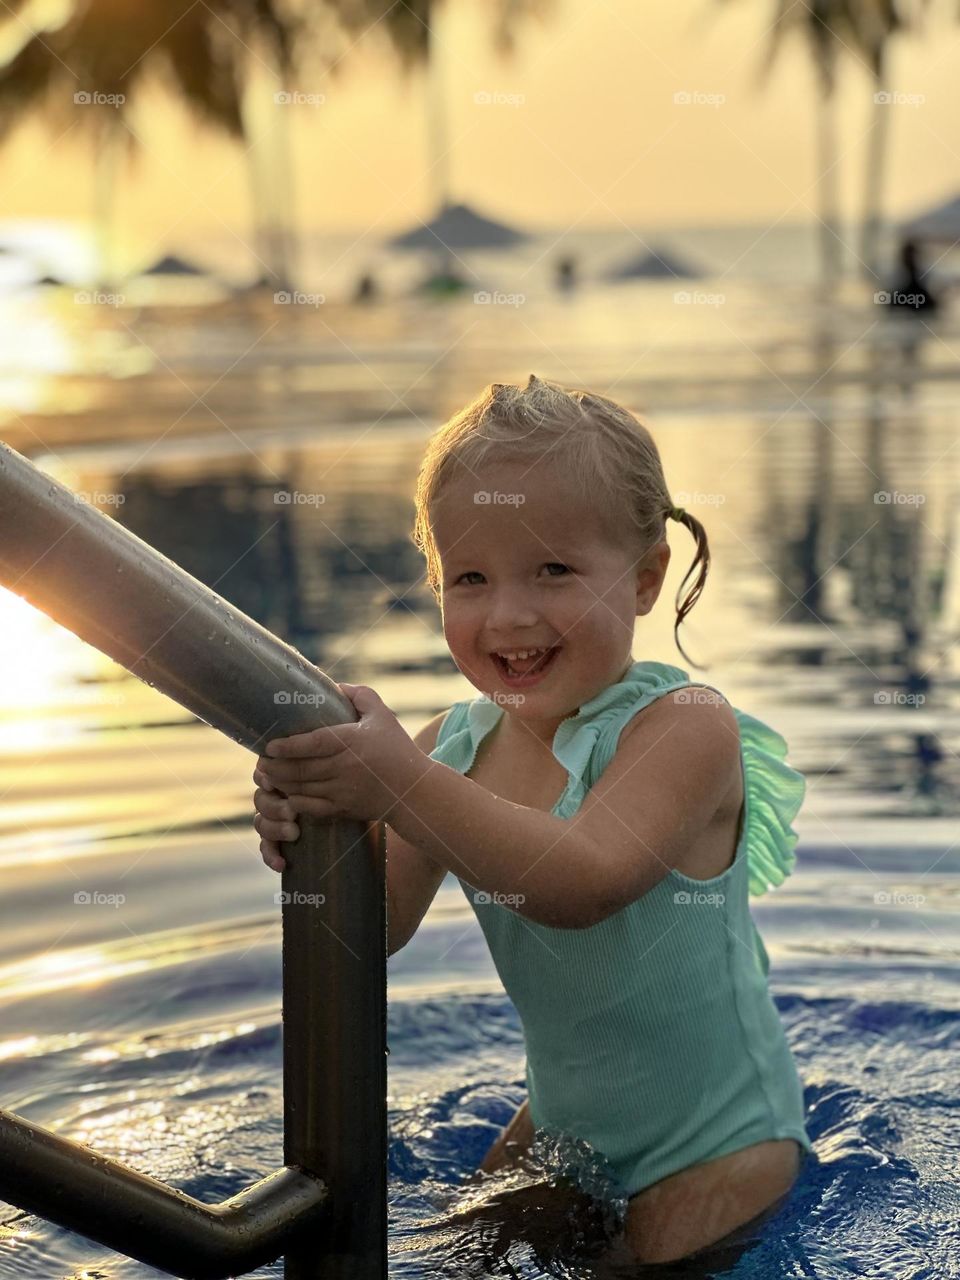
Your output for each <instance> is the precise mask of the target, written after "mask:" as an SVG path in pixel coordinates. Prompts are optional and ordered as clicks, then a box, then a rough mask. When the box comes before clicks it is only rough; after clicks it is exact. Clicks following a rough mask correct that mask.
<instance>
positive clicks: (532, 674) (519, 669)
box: [490, 645, 561, 689]
mask: <svg viewBox="0 0 960 1280" xmlns="http://www.w3.org/2000/svg"><path fill="white" fill-rule="evenodd" d="M560 647H561V646H560V645H554V646H553V647H552V648H549V649H543V648H540V649H502V650H499V651H495V652H493V653H491V655H490V656H491V658H492V659H493V661H494V663H495V664H496V666H497V668H498V669H499V671H500V675H501V677H502V679H503V680H504V681H505V683H506V684H508V685H509V686H510V687H511V688H514V689H516V688H519V687H522V686H526V685H533V684H537V683H538V682H539V681H540V680H542V679H543V677H544V675H545V674H546V673H547V672H548V671H549V670H550V668H551V667H552V666H553V664H554V662H555V660H556V656H557V654H558V653H559V652H560ZM504 654H509V655H510V658H509V659H508V658H506V657H504V656H503V655H504ZM521 655H525V656H521Z"/></svg>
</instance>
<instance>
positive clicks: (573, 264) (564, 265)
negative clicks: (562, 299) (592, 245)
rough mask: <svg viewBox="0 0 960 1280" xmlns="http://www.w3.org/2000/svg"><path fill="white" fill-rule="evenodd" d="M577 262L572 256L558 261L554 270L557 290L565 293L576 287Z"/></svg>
mask: <svg viewBox="0 0 960 1280" xmlns="http://www.w3.org/2000/svg"><path fill="white" fill-rule="evenodd" d="M576 271H577V260H576V258H574V257H572V256H569V255H568V256H566V257H563V258H560V259H558V261H557V269H556V283H557V288H558V289H560V290H562V291H564V292H566V291H569V290H571V289H575V288H576V286H577V275H576Z"/></svg>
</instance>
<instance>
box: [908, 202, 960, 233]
mask: <svg viewBox="0 0 960 1280" xmlns="http://www.w3.org/2000/svg"><path fill="white" fill-rule="evenodd" d="M897 231H898V232H899V233H900V235H901V237H902V238H903V239H904V240H939V241H945V242H948V243H950V244H953V243H954V242H955V241H957V240H960V195H956V196H953V197H952V199H950V200H944V201H943V203H942V204H935V205H932V206H931V207H930V208H929V209H926V210H924V212H923V213H918V214H915V215H914V216H913V217H912V218H908V219H907V220H906V221H904V222H901V223H898V225H897Z"/></svg>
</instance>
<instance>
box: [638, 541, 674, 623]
mask: <svg viewBox="0 0 960 1280" xmlns="http://www.w3.org/2000/svg"><path fill="white" fill-rule="evenodd" d="M670 555H671V547H670V544H669V542H667V541H666V540H664V541H663V542H658V543H657V545H656V546H655V547H651V549H650V550H649V551H648V552H647V554H646V555H645V556H644V557H643V559H642V560H641V561H640V563H639V564H638V565H637V616H638V617H640V616H642V615H643V614H647V613H649V612H650V610H651V609H652V608H653V606H654V605H655V604H656V603H657V597H658V596H659V595H660V589H661V587H662V586H663V580H664V578H665V577H666V576H667V566H668V565H669V563H670Z"/></svg>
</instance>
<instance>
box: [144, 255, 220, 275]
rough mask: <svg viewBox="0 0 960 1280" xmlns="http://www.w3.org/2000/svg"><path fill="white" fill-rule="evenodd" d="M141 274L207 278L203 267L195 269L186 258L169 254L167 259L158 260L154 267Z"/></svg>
mask: <svg viewBox="0 0 960 1280" xmlns="http://www.w3.org/2000/svg"><path fill="white" fill-rule="evenodd" d="M140 274H141V275H144V276H205V275H206V274H207V273H206V271H204V270H203V268H202V267H195V266H194V265H193V263H192V262H187V261H186V259H185V258H178V257H176V255H175V254H167V255H166V257H163V258H158V259H157V261H156V262H155V263H154V264H153V266H152V267H147V269H146V270H145V271H141V272H140Z"/></svg>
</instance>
